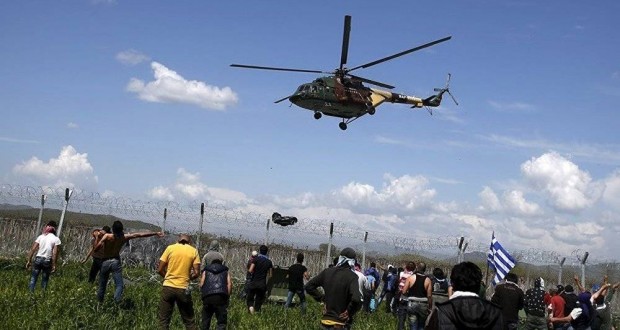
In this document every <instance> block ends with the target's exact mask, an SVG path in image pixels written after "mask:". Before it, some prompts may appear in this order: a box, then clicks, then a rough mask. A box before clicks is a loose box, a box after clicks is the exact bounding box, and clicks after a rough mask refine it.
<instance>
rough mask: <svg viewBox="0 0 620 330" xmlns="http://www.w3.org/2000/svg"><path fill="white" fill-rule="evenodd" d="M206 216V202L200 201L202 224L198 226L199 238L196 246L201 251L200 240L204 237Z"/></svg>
mask: <svg viewBox="0 0 620 330" xmlns="http://www.w3.org/2000/svg"><path fill="white" fill-rule="evenodd" d="M204 217H205V203H200V226H199V227H198V239H197V240H196V248H197V249H198V251H200V240H201V238H202V223H203V222H204Z"/></svg>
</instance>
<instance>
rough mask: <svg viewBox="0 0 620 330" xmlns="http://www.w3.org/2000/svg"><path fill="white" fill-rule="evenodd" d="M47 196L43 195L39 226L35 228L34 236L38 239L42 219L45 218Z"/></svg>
mask: <svg viewBox="0 0 620 330" xmlns="http://www.w3.org/2000/svg"><path fill="white" fill-rule="evenodd" d="M46 199H47V196H46V195H41V209H40V210H39V220H37V226H36V227H35V228H34V233H33V236H34V237H35V238H36V237H37V236H38V235H39V231H40V230H41V218H42V217H43V208H44V207H45V200H46Z"/></svg>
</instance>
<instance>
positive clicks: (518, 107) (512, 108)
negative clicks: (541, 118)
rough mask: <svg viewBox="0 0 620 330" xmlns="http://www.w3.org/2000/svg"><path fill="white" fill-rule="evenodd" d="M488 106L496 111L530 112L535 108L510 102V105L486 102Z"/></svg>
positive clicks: (526, 104) (491, 101)
mask: <svg viewBox="0 0 620 330" xmlns="http://www.w3.org/2000/svg"><path fill="white" fill-rule="evenodd" d="M487 102H488V103H489V105H490V106H491V107H492V108H493V109H495V110H498V111H520V112H522V111H532V110H535V109H536V107H535V106H534V105H532V104H528V103H523V102H512V103H501V102H497V101H493V100H489V101H487Z"/></svg>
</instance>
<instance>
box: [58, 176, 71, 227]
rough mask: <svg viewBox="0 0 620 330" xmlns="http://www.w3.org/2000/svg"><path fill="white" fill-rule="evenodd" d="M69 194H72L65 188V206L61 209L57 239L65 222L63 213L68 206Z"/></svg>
mask: <svg viewBox="0 0 620 330" xmlns="http://www.w3.org/2000/svg"><path fill="white" fill-rule="evenodd" d="M71 194H73V190H71V189H69V188H67V189H65V206H64V207H63V209H62V213H61V214H60V225H58V237H60V234H61V233H62V225H63V223H64V221H65V213H66V212H67V207H68V206H69V198H71Z"/></svg>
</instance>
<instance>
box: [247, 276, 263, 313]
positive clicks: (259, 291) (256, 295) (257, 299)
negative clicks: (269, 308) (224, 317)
mask: <svg viewBox="0 0 620 330" xmlns="http://www.w3.org/2000/svg"><path fill="white" fill-rule="evenodd" d="M266 293H267V286H266V285H264V284H263V285H261V284H257V283H250V285H249V286H248V296H247V297H246V303H247V305H248V307H252V306H253V307H254V311H256V312H259V311H260V308H261V306H263V303H264V302H265V294H266Z"/></svg>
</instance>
